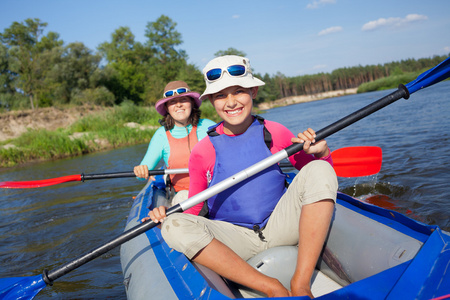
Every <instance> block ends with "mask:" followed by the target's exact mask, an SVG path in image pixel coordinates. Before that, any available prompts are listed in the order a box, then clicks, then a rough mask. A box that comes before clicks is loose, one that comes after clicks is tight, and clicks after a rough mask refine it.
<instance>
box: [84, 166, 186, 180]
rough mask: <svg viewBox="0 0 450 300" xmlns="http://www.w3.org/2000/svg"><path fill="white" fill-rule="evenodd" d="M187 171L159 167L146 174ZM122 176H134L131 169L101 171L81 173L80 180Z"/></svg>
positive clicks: (184, 170) (184, 171)
mask: <svg viewBox="0 0 450 300" xmlns="http://www.w3.org/2000/svg"><path fill="white" fill-rule="evenodd" d="M184 173H189V169H187V168H185V169H161V170H149V171H148V174H149V175H150V176H153V175H164V174H184ZM124 177H136V174H134V172H133V171H129V172H116V173H101V174H81V181H85V180H92V179H110V178H124Z"/></svg>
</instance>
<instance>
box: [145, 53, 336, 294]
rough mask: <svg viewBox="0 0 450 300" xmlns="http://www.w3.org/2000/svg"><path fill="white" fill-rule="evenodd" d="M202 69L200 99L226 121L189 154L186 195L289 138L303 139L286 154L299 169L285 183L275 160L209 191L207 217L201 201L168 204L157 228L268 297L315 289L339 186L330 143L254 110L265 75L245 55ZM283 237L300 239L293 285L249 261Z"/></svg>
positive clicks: (156, 216)
mask: <svg viewBox="0 0 450 300" xmlns="http://www.w3.org/2000/svg"><path fill="white" fill-rule="evenodd" d="M203 74H204V75H205V81H206V90H205V92H204V93H203V95H202V96H201V97H200V99H209V100H210V101H211V103H212V104H213V106H214V108H215V109H216V112H217V114H218V115H219V116H220V117H221V118H222V120H223V122H220V123H218V124H217V125H216V126H214V127H213V128H211V129H210V130H209V131H208V136H207V137H206V138H204V139H203V140H202V141H200V142H199V143H198V144H197V146H196V147H195V149H194V151H193V153H192V155H191V157H190V160H189V173H190V176H191V185H190V187H189V196H190V197H192V196H194V195H196V194H198V193H200V192H202V191H203V190H205V189H207V188H208V187H209V186H211V185H214V184H216V183H218V182H220V181H222V180H224V179H226V178H228V177H230V176H232V175H234V174H236V173H238V172H239V171H242V170H243V169H245V168H247V167H249V166H251V165H253V164H255V163H258V162H260V161H261V160H263V159H265V158H267V157H269V156H270V155H272V154H273V153H276V152H278V151H280V150H282V149H284V148H286V147H288V146H290V145H291V144H292V143H303V150H302V151H300V152H298V153H296V154H294V155H292V156H290V157H289V160H290V162H291V163H292V165H293V166H294V167H296V168H297V169H298V170H299V172H298V174H297V175H296V176H295V178H294V179H293V181H292V183H291V185H290V186H289V188H286V186H285V176H284V174H283V173H282V172H281V170H280V168H279V166H278V165H277V164H275V165H273V166H270V167H268V168H266V169H265V170H264V171H263V172H260V173H258V174H256V175H254V176H252V177H250V178H248V179H246V180H244V181H242V182H240V183H238V184H236V185H234V186H232V187H230V188H228V189H227V190H225V191H223V192H221V193H219V194H217V195H214V196H212V197H211V198H209V199H208V200H207V205H208V208H209V216H208V218H205V217H202V216H199V215H198V212H199V211H200V209H201V206H202V204H199V205H197V206H194V207H193V208H190V209H188V210H186V211H185V213H183V214H171V215H170V216H168V217H166V214H165V211H166V209H165V208H164V207H158V208H155V209H154V210H153V211H151V212H150V213H149V218H151V219H152V220H153V221H154V222H161V221H163V222H164V223H163V226H161V233H162V236H163V237H164V239H165V241H166V242H167V244H168V245H169V246H170V247H171V248H173V249H175V250H177V251H179V252H182V253H184V254H185V255H186V256H187V257H188V258H189V259H192V260H193V261H195V262H197V263H199V264H202V265H204V266H206V267H208V268H210V269H211V270H213V271H215V272H216V273H218V274H219V275H221V276H223V277H225V278H228V279H229V280H231V281H233V282H237V283H239V284H241V285H244V286H247V287H249V288H252V289H254V290H258V291H260V292H262V293H264V294H266V295H267V296H268V297H287V296H305V295H306V296H310V297H313V295H312V293H311V289H310V281H311V276H312V274H313V271H314V268H315V266H316V263H317V259H318V257H319V254H320V252H321V250H322V247H323V244H324V240H325V237H326V235H327V232H328V228H329V226H330V221H331V217H332V215H333V211H334V203H335V201H336V193H337V188H338V184H337V177H336V173H335V172H334V170H333V168H332V159H331V155H330V153H331V152H330V149H328V146H327V143H326V141H325V140H320V141H315V132H314V130H312V129H310V128H308V129H307V130H305V131H303V132H300V133H299V134H298V135H297V136H294V134H293V133H292V132H290V131H289V130H288V129H287V128H286V127H285V126H283V125H282V124H279V123H276V122H271V121H268V120H264V119H262V118H261V117H258V116H253V115H252V114H251V110H252V104H253V99H255V98H256V95H257V93H258V87H259V86H262V85H264V82H262V81H261V80H259V79H257V78H255V77H254V76H253V74H252V70H251V67H250V62H249V60H248V59H247V58H245V57H240V56H234V55H229V56H222V57H218V58H215V59H213V60H211V61H210V62H209V63H208V64H207V65H206V67H205V68H204V69H203ZM267 132H268V134H267ZM267 137H269V138H267ZM145 219H147V218H145ZM284 245H298V258H297V267H296V271H295V273H294V275H293V277H292V279H291V290H290V291H289V290H287V289H286V288H285V287H284V286H283V285H282V284H281V283H280V282H279V281H278V280H277V279H275V278H271V277H269V276H266V275H264V274H263V273H261V272H259V271H258V270H256V269H254V268H253V267H252V266H250V265H249V264H248V263H247V262H246V260H248V259H249V258H251V257H253V256H254V255H255V254H257V253H259V252H261V251H263V250H265V249H268V248H272V247H276V246H284Z"/></svg>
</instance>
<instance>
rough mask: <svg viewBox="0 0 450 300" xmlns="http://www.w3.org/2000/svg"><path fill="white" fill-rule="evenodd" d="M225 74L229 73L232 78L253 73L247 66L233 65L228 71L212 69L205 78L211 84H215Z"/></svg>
mask: <svg viewBox="0 0 450 300" xmlns="http://www.w3.org/2000/svg"><path fill="white" fill-rule="evenodd" d="M224 72H227V73H228V74H229V75H230V76H232V77H242V76H245V75H246V74H247V73H251V72H250V70H249V69H248V68H247V66H245V65H232V66H229V67H227V68H226V69H222V68H215V69H211V70H209V71H208V72H206V73H205V78H206V80H208V81H209V82H214V81H216V80H219V79H220V78H222V75H223V73H224Z"/></svg>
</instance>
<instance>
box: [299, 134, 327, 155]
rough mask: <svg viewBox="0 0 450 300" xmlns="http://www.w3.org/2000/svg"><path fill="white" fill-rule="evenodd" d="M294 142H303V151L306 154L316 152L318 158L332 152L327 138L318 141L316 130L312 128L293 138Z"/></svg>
mask: <svg viewBox="0 0 450 300" xmlns="http://www.w3.org/2000/svg"><path fill="white" fill-rule="evenodd" d="M291 142H293V143H299V144H301V143H303V151H304V152H305V153H306V154H314V155H315V156H316V157H317V158H321V157H324V156H327V155H329V154H330V152H329V150H328V145H327V142H326V141H325V140H320V141H318V142H317V143H316V132H315V131H314V130H312V129H311V128H308V129H307V130H305V131H303V132H300V133H299V134H298V135H297V137H296V138H292V139H291Z"/></svg>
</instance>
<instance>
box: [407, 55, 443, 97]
mask: <svg viewBox="0 0 450 300" xmlns="http://www.w3.org/2000/svg"><path fill="white" fill-rule="evenodd" d="M448 77H450V57H448V58H447V59H446V60H444V61H443V62H441V63H440V64H438V65H437V66H436V67H434V68H432V69H429V70H428V71H426V72H423V73H422V74H420V75H419V76H418V77H417V78H416V79H415V80H413V81H411V82H410V83H408V84H406V85H405V86H406V88H407V89H408V91H409V93H410V94H412V93H414V92H415V91H417V90H420V89H423V88H426V87H427V86H430V85H433V84H435V83H438V82H439V81H442V80H444V79H446V78H448Z"/></svg>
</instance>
